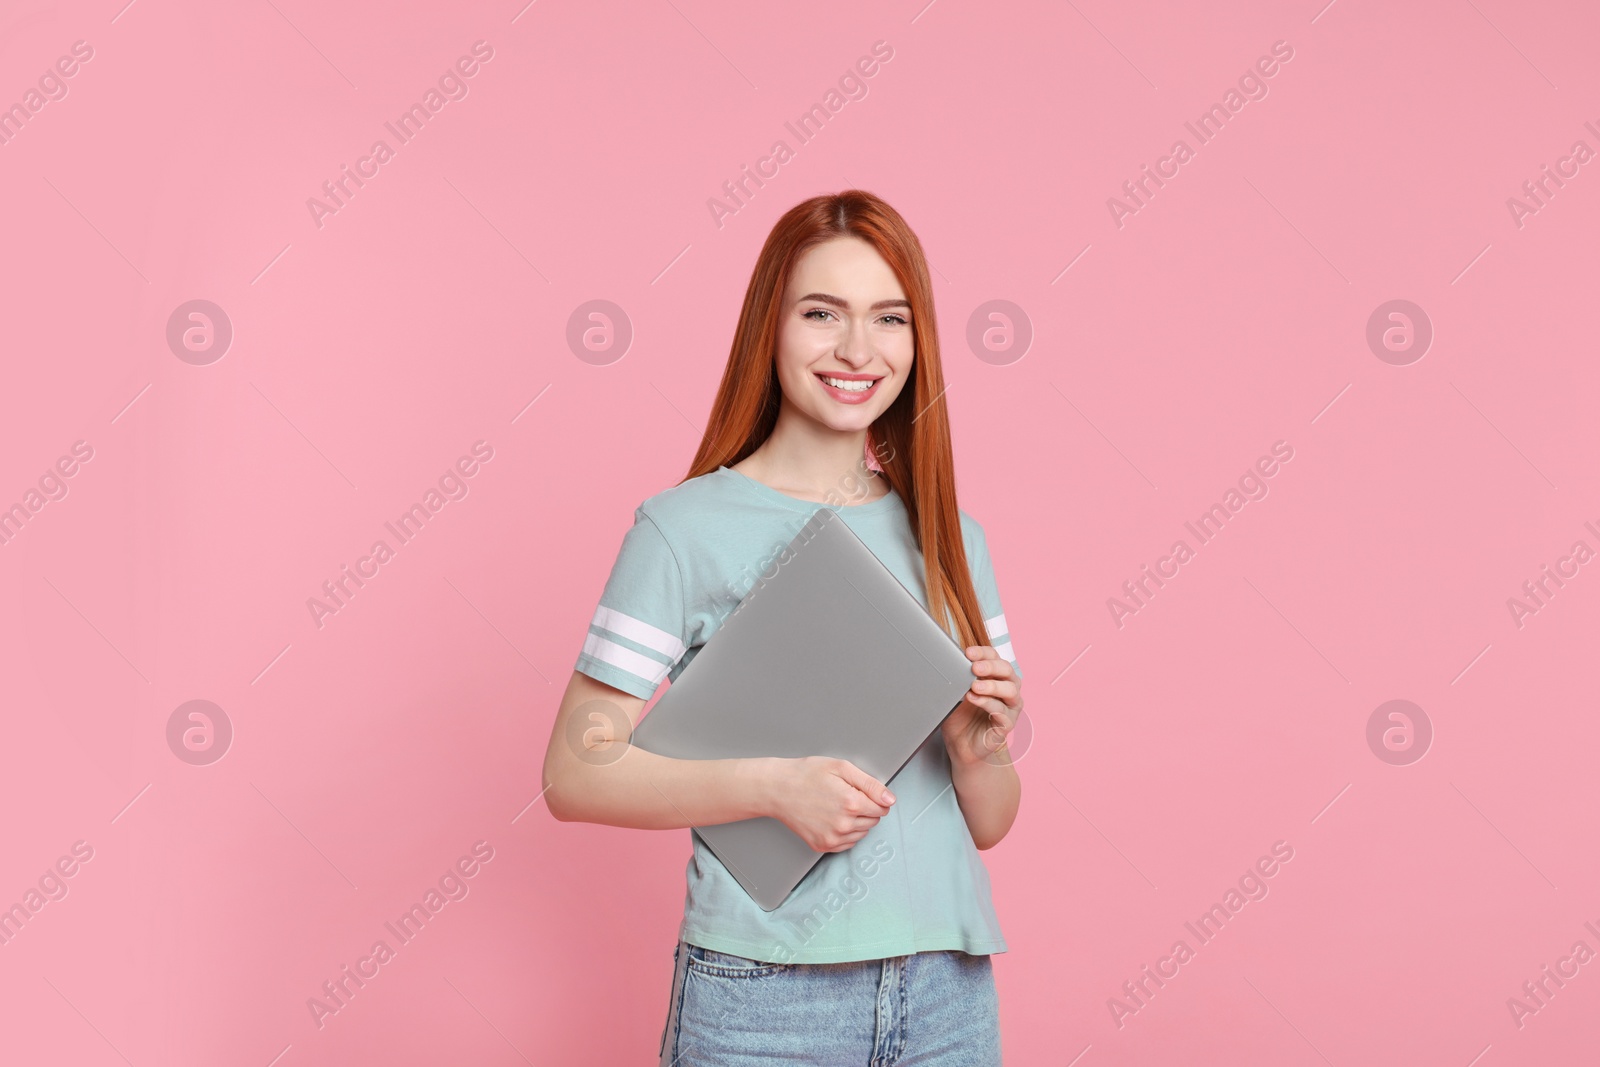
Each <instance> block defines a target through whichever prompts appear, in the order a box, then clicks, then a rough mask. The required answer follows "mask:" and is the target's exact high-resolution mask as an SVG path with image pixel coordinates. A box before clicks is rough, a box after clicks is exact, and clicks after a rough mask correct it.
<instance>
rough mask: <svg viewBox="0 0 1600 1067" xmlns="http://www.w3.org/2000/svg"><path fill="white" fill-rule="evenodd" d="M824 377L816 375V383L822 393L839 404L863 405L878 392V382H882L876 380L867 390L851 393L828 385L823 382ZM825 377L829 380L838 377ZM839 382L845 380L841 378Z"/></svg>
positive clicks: (879, 379) (880, 379) (878, 379)
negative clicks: (820, 387) (821, 389)
mask: <svg viewBox="0 0 1600 1067" xmlns="http://www.w3.org/2000/svg"><path fill="white" fill-rule="evenodd" d="M824 377H825V376H824V375H821V374H818V375H816V379H817V383H818V384H819V385H821V386H822V388H823V391H824V392H826V393H827V394H828V395H829V396H831V397H833V399H835V400H837V401H838V402H839V403H841V404H862V403H865V402H866V401H867V400H868V399H869V398H871V397H872V395H873V394H874V393H876V392H877V391H878V385H879V383H880V382H882V381H883V379H882V378H877V379H875V380H874V381H873V383H872V384H871V385H869V386H868V387H867V388H865V389H859V390H855V391H851V390H848V389H840V388H838V387H837V386H833V385H829V384H828V383H827V382H825V381H823V378H824ZM826 377H830V378H831V377H838V376H837V375H826ZM840 380H845V379H842V378H841V379H840Z"/></svg>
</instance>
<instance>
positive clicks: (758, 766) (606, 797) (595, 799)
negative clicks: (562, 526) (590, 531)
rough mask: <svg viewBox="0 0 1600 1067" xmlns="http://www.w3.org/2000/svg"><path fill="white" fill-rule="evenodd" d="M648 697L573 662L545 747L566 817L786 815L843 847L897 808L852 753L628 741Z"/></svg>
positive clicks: (709, 822) (550, 801)
mask: <svg viewBox="0 0 1600 1067" xmlns="http://www.w3.org/2000/svg"><path fill="white" fill-rule="evenodd" d="M644 704H645V702H644V701H643V700H641V699H640V698H638V697H636V696H632V695H631V694H629V693H625V692H623V691H622V690H620V689H617V688H615V687H613V686H609V685H606V684H605V683H603V682H598V681H596V680H595V679H593V678H590V677H589V676H588V675H586V674H584V673H583V672H581V671H573V672H572V680H571V681H570V682H568V683H567V691H566V694H565V695H564V696H563V697H562V698H561V708H560V710H558V711H557V712H556V721H555V726H554V727H553V728H552V729H551V732H550V743H549V745H548V746H547V747H546V749H545V754H544V782H545V789H546V792H545V794H544V796H545V797H546V801H545V803H546V806H547V807H548V808H549V809H550V814H551V815H554V816H555V817H556V818H557V819H560V820H561V821H562V822H597V823H605V824H607V825H609V826H627V827H633V828H635V829H640V830H672V829H676V828H678V827H682V826H713V825H715V824H717V823H724V822H737V821H738V820H740V819H749V818H754V817H756V816H769V817H771V818H774V819H778V820H779V821H781V822H782V823H783V824H784V825H785V826H787V827H788V828H789V829H790V830H793V831H794V832H795V833H796V834H797V835H799V837H800V839H801V840H803V841H804V842H805V843H806V844H807V845H808V846H809V847H810V848H811V849H812V850H813V851H816V852H842V851H844V850H845V849H847V848H850V847H851V846H852V845H854V844H855V843H856V842H857V841H859V840H861V839H862V838H863V837H865V836H866V835H867V832H868V831H869V830H871V829H872V828H873V827H874V826H876V825H877V823H878V820H879V819H881V818H883V817H884V816H885V815H887V814H888V813H889V807H890V805H892V804H893V803H894V794H893V793H892V792H890V791H889V789H888V787H887V786H885V785H884V783H882V782H880V781H878V780H877V779H876V778H874V777H872V775H870V774H868V773H867V772H866V771H863V770H862V769H861V768H859V767H857V766H856V765H855V764H853V763H851V762H850V761H849V760H844V759H835V758H833V757H829V756H803V757H799V758H795V759H786V758H778V757H757V758H751V759H712V760H683V759H672V758H670V757H667V756H658V755H656V754H655V753H653V752H646V751H645V750H644V749H642V748H636V747H634V746H633V745H631V744H628V742H627V741H626V740H622V741H617V740H616V738H618V737H622V738H627V737H629V736H631V735H632V733H633V725H634V724H635V723H636V722H638V721H639V712H640V711H641V710H642V709H643V708H644Z"/></svg>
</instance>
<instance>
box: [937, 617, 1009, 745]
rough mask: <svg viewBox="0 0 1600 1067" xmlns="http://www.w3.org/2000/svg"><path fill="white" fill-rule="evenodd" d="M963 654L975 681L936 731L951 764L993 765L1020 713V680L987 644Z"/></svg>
mask: <svg viewBox="0 0 1600 1067" xmlns="http://www.w3.org/2000/svg"><path fill="white" fill-rule="evenodd" d="M966 653H967V658H968V659H970V660H972V661H973V662H972V673H973V674H975V675H977V678H976V679H975V680H974V681H973V683H972V688H971V689H969V690H967V694H966V697H965V699H963V700H962V701H961V703H960V704H958V705H956V709H955V710H954V711H952V712H951V713H950V714H949V715H946V716H945V718H944V722H942V723H940V724H939V730H940V732H941V733H942V734H943V735H944V747H945V749H946V750H947V751H948V752H949V753H950V760H951V762H952V763H964V764H973V763H979V762H982V761H984V760H988V761H990V762H994V756H995V753H996V752H998V751H999V750H1000V749H1001V748H1003V747H1004V746H1005V743H1006V740H1007V738H1008V737H1010V735H1011V731H1012V730H1013V729H1014V728H1015V727H1016V725H1017V717H1018V716H1019V715H1020V714H1021V713H1022V679H1020V678H1018V677H1017V676H1016V673H1015V672H1014V671H1013V670H1012V669H1011V663H1010V662H1009V661H1008V660H1006V659H1004V658H1002V657H1001V655H1000V653H999V652H997V651H995V650H994V648H993V647H992V646H990V645H972V646H969V647H968V648H967V649H966Z"/></svg>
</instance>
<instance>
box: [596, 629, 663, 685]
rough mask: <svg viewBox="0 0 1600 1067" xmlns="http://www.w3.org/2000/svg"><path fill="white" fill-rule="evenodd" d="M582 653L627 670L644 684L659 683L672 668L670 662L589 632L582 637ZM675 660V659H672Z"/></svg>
mask: <svg viewBox="0 0 1600 1067" xmlns="http://www.w3.org/2000/svg"><path fill="white" fill-rule="evenodd" d="M583 654H584V655H586V656H589V657H591V658H593V659H597V660H599V661H600V662H601V663H607V664H610V665H611V666H613V667H615V668H617V669H618V670H622V671H627V672H628V673H629V674H631V675H633V676H634V677H635V678H639V679H642V680H643V681H644V682H645V684H646V685H660V684H661V680H662V679H663V678H665V677H666V676H667V672H668V671H670V670H671V669H672V664H670V663H661V662H659V661H657V660H653V659H651V658H650V657H649V656H646V655H643V654H641V653H638V652H635V651H634V650H633V649H631V648H624V647H622V646H621V645H619V644H617V643H616V642H615V641H608V640H606V639H605V638H604V637H601V636H600V635H599V634H595V633H591V634H589V635H588V636H587V637H585V638H584V639H583ZM674 662H676V660H674Z"/></svg>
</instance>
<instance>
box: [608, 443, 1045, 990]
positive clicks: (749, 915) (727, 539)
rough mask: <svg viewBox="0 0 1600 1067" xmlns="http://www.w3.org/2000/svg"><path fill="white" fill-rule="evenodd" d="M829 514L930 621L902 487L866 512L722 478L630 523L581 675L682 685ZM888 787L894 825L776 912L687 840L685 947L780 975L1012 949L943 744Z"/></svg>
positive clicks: (718, 473) (993, 608) (687, 488)
mask: <svg viewBox="0 0 1600 1067" xmlns="http://www.w3.org/2000/svg"><path fill="white" fill-rule="evenodd" d="M820 507H832V508H834V510H835V511H837V513H838V515H839V517H840V518H842V519H843V520H844V521H845V523H846V524H847V525H848V526H849V527H850V529H851V531H853V532H854V533H855V534H856V536H857V537H859V538H861V540H862V542H863V543H865V544H866V546H867V547H868V548H870V549H871V550H872V552H873V554H874V555H876V556H877V557H878V559H879V560H880V561H882V562H883V564H884V566H886V567H887V568H888V569H889V571H890V572H891V573H892V574H893V575H894V576H895V577H896V578H897V579H899V580H900V582H901V584H903V585H904V586H905V587H906V588H907V589H908V590H910V591H911V592H912V593H914V594H915V595H916V597H917V599H918V600H919V601H920V602H921V603H922V605H923V607H924V608H926V607H927V603H928V601H927V593H926V583H925V582H924V579H923V573H922V562H923V561H922V553H921V552H920V551H919V550H918V548H917V545H916V540H915V538H914V537H913V535H912V530H911V523H910V518H909V514H908V513H907V511H906V508H905V503H904V501H903V500H902V499H901V498H900V496H899V494H897V493H895V492H894V490H893V489H890V491H889V493H888V495H886V496H883V497H880V498H878V499H876V500H871V501H868V502H866V503H863V504H821V503H814V502H811V501H806V500H799V499H796V498H794V497H791V496H789V495H787V494H786V493H781V492H779V491H778V490H776V489H774V488H772V487H771V486H769V485H766V484H764V483H762V482H758V481H756V480H755V479H753V478H750V477H749V476H748V475H745V474H741V473H740V472H738V471H735V470H733V469H731V468H729V467H720V468H718V469H717V470H715V471H712V472H710V473H708V474H704V475H701V476H699V477H696V478H691V479H689V480H688V481H686V482H683V483H681V484H679V485H675V486H673V487H672V488H670V489H666V490H664V491H662V492H660V493H657V494H656V495H655V496H652V497H650V498H649V499H648V500H646V501H645V502H644V503H643V504H641V505H640V506H639V508H638V509H637V510H636V511H635V513H634V524H633V526H632V527H631V528H630V529H629V530H628V532H627V534H626V535H624V537H623V539H622V548H621V550H620V551H619V553H618V555H617V560H616V563H615V564H614V565H613V567H612V571H611V575H610V577H609V578H608V579H607V581H606V585H605V590H604V592H603V593H602V594H601V597H600V604H599V607H598V608H597V609H596V611H595V614H594V619H593V621H592V622H591V623H590V625H589V633H588V636H587V637H586V638H585V639H584V643H583V651H582V652H581V653H580V654H579V656H578V661H577V665H576V668H577V670H579V671H581V672H582V673H584V674H587V675H589V676H590V677H592V678H595V679H597V680H599V681H601V682H605V683H606V684H607V685H612V686H615V687H617V688H618V689H621V690H623V691H624V692H627V693H631V694H633V695H634V696H637V697H641V698H643V699H646V700H648V699H649V698H650V697H651V696H652V695H654V693H655V691H656V688H657V687H658V686H659V685H660V683H661V682H662V680H663V679H675V678H677V677H678V675H679V674H681V673H682V672H683V670H684V668H686V667H687V666H688V665H689V663H690V662H691V661H692V660H693V659H694V657H695V655H696V654H697V653H698V652H699V649H700V646H702V645H704V644H705V643H706V641H708V640H710V638H711V635H712V634H714V633H715V632H716V630H717V628H718V626H720V625H721V623H722V621H723V620H724V619H726V618H727V617H728V616H729V615H730V614H731V613H732V612H733V609H734V608H735V607H737V606H738V604H739V601H740V600H742V599H743V598H744V596H745V594H746V593H747V592H749V590H750V589H751V588H752V587H753V586H754V584H755V582H756V580H757V578H758V577H759V576H760V574H761V573H762V572H763V571H764V570H767V571H770V567H771V564H772V562H773V560H774V559H775V558H776V557H777V556H778V554H779V553H780V552H781V551H782V550H783V549H784V548H785V547H787V546H788V544H789V542H790V541H792V540H793V539H794V537H795V535H797V534H798V533H799V532H800V528H801V527H802V526H804V525H805V522H806V520H807V519H808V518H810V517H811V515H812V514H814V513H815V512H816V510H817V509H818V508H820ZM959 514H960V519H961V533H962V539H963V542H964V546H965V548H966V553H967V563H968V567H969V568H970V570H971V572H972V580H973V585H974V586H975V587H976V591H977V594H978V603H979V605H980V606H981V607H982V609H983V617H984V620H985V625H986V629H987V630H988V644H990V645H993V646H994V647H995V649H996V650H997V651H998V652H999V653H1000V655H1001V656H1003V657H1005V658H1006V659H1007V660H1009V661H1010V662H1011V664H1012V667H1013V668H1014V669H1015V670H1016V674H1017V677H1019V678H1020V677H1022V671H1021V669H1020V668H1018V667H1017V665H1016V664H1017V661H1016V657H1015V653H1014V652H1013V651H1012V643H1011V639H1010V635H1009V634H1008V633H1007V630H1006V619H1005V613H1004V612H1003V611H1002V610H1001V606H1000V593H999V590H998V589H997V587H996V583H995V576H994V566H993V563H992V562H991V560H990V558H989V549H988V545H987V543H986V542H985V540H984V535H983V527H981V526H980V525H979V524H978V522H977V520H975V519H973V518H972V517H971V516H970V515H968V514H967V513H966V512H964V511H962V512H959ZM890 788H891V789H892V791H893V792H894V795H895V803H894V804H893V805H892V806H891V807H890V809H889V813H888V814H887V815H885V816H884V817H883V818H882V819H880V820H878V823H877V825H876V826H874V827H873V828H872V829H871V830H870V831H868V832H867V834H866V836H864V837H863V838H862V839H861V840H860V841H858V842H856V844H855V845H853V846H852V847H850V848H849V849H846V850H845V851H843V852H830V853H826V854H824V855H823V857H822V859H821V860H820V861H818V863H817V865H816V866H815V867H813V868H812V869H811V871H810V872H809V873H807V875H806V876H805V878H804V879H802V880H801V882H800V884H799V885H798V886H796V887H795V889H794V892H792V893H791V894H790V895H789V897H788V899H786V900H785V901H784V902H783V903H782V904H781V905H779V906H778V907H777V908H776V909H774V910H772V911H770V912H768V911H762V910H761V907H760V905H758V904H757V903H756V902H755V901H754V900H752V899H751V898H750V896H749V894H747V893H746V892H745V891H744V888H743V887H742V886H740V885H739V883H738V882H737V881H736V880H735V879H734V877H733V875H731V874H730V873H729V872H728V869H727V868H726V867H724V866H723V864H722V861H721V860H719V859H717V857H716V854H715V853H713V852H712V851H711V850H710V849H709V848H707V847H706V845H705V843H704V842H702V841H701V840H700V836H699V835H698V834H696V833H694V832H693V831H692V830H691V831H690V838H691V840H692V843H693V847H694V853H693V855H692V856H691V858H690V860H689V864H688V891H687V894H686V896H685V901H684V917H683V924H682V926H681V927H680V929H679V936H680V937H681V938H682V939H684V940H686V941H689V942H691V943H692V944H697V945H702V946H704V947H706V948H709V949H713V950H715V951H718V952H729V953H733V954H734V955H738V956H746V957H749V958H751V959H757V960H764V961H768V962H776V963H844V962H848V961H852V960H867V959H881V958H884V957H888V956H904V955H910V954H912V953H915V952H929V951H935V950H942V949H959V950H961V951H964V952H969V953H972V954H973V955H983V954H985V953H996V952H1004V951H1006V943H1005V938H1004V937H1003V936H1002V935H1001V932H1000V922H999V919H998V918H997V917H996V916H995V911H994V904H993V902H992V901H991V899H990V894H989V872H988V870H987V869H986V868H985V867H984V864H983V859H982V857H981V855H980V853H979V851H978V848H977V846H976V845H975V844H974V843H973V840H972V834H971V831H969V830H968V829H967V824H966V820H965V819H964V818H963V816H962V814H961V808H960V806H959V805H958V804H957V802H956V794H955V788H954V786H953V785H952V783H951V777H950V760H949V756H948V754H947V753H946V751H945V746H944V738H943V737H942V736H941V734H940V732H939V731H938V730H935V731H933V733H932V734H931V735H930V736H929V737H928V739H927V740H926V741H925V742H923V744H922V746H921V747H920V748H918V749H917V751H916V753H915V754H914V755H913V756H912V757H911V760H910V761H909V762H908V763H907V764H906V765H905V766H904V767H902V768H901V769H900V772H899V773H898V774H896V775H895V776H894V778H893V779H892V784H891V786H890Z"/></svg>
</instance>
